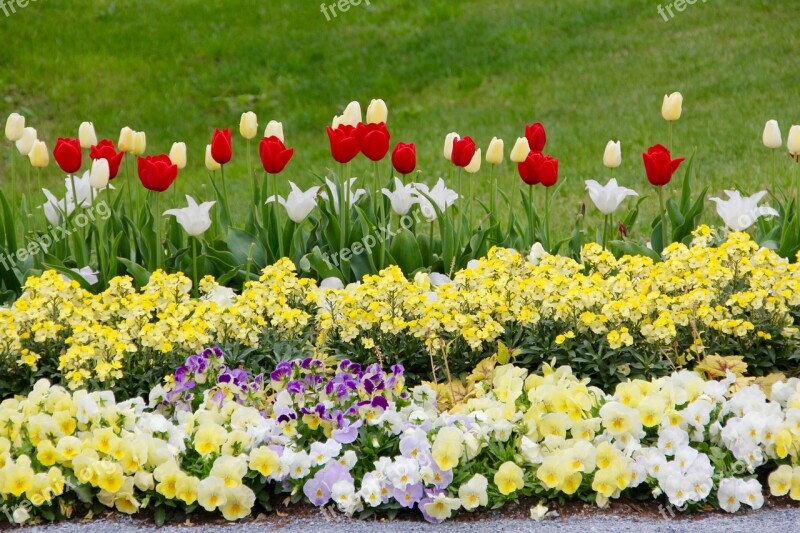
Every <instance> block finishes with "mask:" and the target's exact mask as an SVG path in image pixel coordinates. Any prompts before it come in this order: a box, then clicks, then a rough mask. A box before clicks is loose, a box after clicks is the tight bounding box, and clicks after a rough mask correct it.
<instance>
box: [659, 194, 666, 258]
mask: <svg viewBox="0 0 800 533" xmlns="http://www.w3.org/2000/svg"><path fill="white" fill-rule="evenodd" d="M656 189H657V190H658V205H659V207H660V209H661V215H660V216H661V246H662V248H661V249H662V250H663V249H664V248H666V247H667V217H666V216H665V213H666V208H665V207H664V188H663V187H656Z"/></svg>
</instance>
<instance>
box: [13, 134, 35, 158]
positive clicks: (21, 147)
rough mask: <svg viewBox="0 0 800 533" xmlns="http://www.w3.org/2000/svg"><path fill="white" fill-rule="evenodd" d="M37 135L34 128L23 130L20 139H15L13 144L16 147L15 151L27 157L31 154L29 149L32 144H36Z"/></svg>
mask: <svg viewBox="0 0 800 533" xmlns="http://www.w3.org/2000/svg"><path fill="white" fill-rule="evenodd" d="M36 139H37V133H36V129H35V128H30V127H28V128H25V129H24V130H22V137H20V138H19V139H17V142H16V143H14V144H15V145H16V147H17V151H18V152H19V153H20V154H22V155H28V154H29V153H31V148H33V143H34V142H36Z"/></svg>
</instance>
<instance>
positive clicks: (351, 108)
mask: <svg viewBox="0 0 800 533" xmlns="http://www.w3.org/2000/svg"><path fill="white" fill-rule="evenodd" d="M360 122H361V104H359V103H358V102H350V103H349V104H347V107H346V108H345V109H344V113H343V114H342V124H347V125H348V126H353V127H355V126H358V124H359V123H360Z"/></svg>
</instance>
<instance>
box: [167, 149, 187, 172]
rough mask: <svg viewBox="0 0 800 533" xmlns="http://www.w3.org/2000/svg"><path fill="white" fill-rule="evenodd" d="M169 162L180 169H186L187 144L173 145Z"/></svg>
mask: <svg viewBox="0 0 800 533" xmlns="http://www.w3.org/2000/svg"><path fill="white" fill-rule="evenodd" d="M169 160H170V161H172V164H173V165H175V166H176V167H178V168H179V169H183V168H186V143H182V142H176V143H172V148H170V150H169Z"/></svg>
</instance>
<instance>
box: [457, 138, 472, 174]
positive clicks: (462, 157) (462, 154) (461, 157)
mask: <svg viewBox="0 0 800 533" xmlns="http://www.w3.org/2000/svg"><path fill="white" fill-rule="evenodd" d="M475 150H476V148H475V141H473V140H472V137H470V136H469V135H468V136H466V137H464V138H463V139H455V140H454V141H453V155H452V161H453V164H454V165H455V166H457V167H462V168H463V167H466V166H467V165H469V164H470V163H471V162H472V156H474V155H475Z"/></svg>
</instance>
